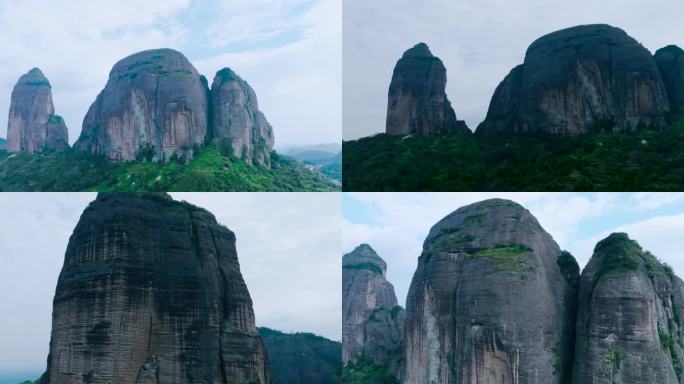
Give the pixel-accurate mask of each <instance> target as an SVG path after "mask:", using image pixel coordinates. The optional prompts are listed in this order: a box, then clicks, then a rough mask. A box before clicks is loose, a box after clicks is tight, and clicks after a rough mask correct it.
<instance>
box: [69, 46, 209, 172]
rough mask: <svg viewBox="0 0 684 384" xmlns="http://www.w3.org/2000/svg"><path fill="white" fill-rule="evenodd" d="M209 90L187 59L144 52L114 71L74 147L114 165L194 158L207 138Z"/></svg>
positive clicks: (170, 53) (158, 51) (165, 51)
mask: <svg viewBox="0 0 684 384" xmlns="http://www.w3.org/2000/svg"><path fill="white" fill-rule="evenodd" d="M207 102H208V100H207V85H206V82H204V83H203V82H202V81H201V80H200V75H199V73H197V70H196V69H195V68H194V67H193V66H192V64H191V63H190V62H189V61H188V59H187V58H185V56H183V55H182V54H181V53H180V52H177V51H174V50H171V49H154V50H149V51H143V52H139V53H136V54H133V55H131V56H128V57H126V58H124V59H123V60H121V61H119V62H118V63H116V65H114V68H113V69H112V71H111V72H110V74H109V80H108V81H107V85H106V86H105V88H104V90H102V92H100V94H99V95H98V96H97V99H96V100H95V102H94V103H93V104H92V105H91V106H90V109H89V110H88V113H87V115H86V117H85V119H84V120H83V130H82V132H81V136H80V137H79V139H78V141H77V142H76V144H75V147H77V148H79V149H81V150H86V151H90V152H94V153H101V154H103V155H105V156H106V157H107V158H108V159H111V160H123V161H130V160H136V159H147V160H154V161H165V160H169V159H170V158H171V157H172V156H174V155H175V156H179V157H182V156H186V157H192V154H193V146H195V145H202V144H204V139H205V136H206V134H207V121H208V115H207Z"/></svg>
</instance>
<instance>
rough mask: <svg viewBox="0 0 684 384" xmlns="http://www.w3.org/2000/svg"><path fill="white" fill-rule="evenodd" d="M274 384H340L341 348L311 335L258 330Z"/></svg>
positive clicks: (329, 341)
mask: <svg viewBox="0 0 684 384" xmlns="http://www.w3.org/2000/svg"><path fill="white" fill-rule="evenodd" d="M259 333H260V334H261V338H262V339H263V340H264V344H265V345H266V350H267V351H268V362H269V365H270V367H271V374H272V376H273V384H305V383H316V384H341V383H342V378H341V377H340V370H341V369H342V358H341V356H342V345H341V344H340V342H338V341H332V340H328V339H326V338H324V337H321V336H316V335H313V334H311V333H283V332H279V331H276V330H273V329H268V328H259Z"/></svg>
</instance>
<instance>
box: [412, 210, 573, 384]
mask: <svg viewBox="0 0 684 384" xmlns="http://www.w3.org/2000/svg"><path fill="white" fill-rule="evenodd" d="M577 279H578V267H577V263H576V262H575V260H574V258H573V257H572V256H571V255H570V254H568V253H567V252H561V250H560V249H559V247H558V245H557V244H556V242H555V241H554V240H553V239H552V238H551V236H550V235H549V234H548V233H546V232H545V231H544V229H543V228H542V227H541V226H540V225H539V223H538V222H537V220H536V219H535V218H534V217H533V216H532V215H531V214H530V212H528V211H527V210H526V209H524V208H523V207H521V206H519V205H518V204H516V203H514V202H511V201H508V200H499V199H493V200H486V201H482V202H479V203H475V204H472V205H469V206H465V207H462V208H460V209H458V210H456V211H455V212H453V213H451V214H449V215H448V216H446V217H445V218H444V219H442V220H441V221H439V222H438V223H437V224H435V225H434V226H433V227H432V229H431V230H430V233H429V235H428V237H427V238H426V240H425V243H424V245H423V253H422V254H421V256H420V258H419V259H418V268H417V270H416V273H415V274H414V276H413V280H412V282H411V287H410V290H409V294H408V297H407V301H406V333H405V339H404V343H405V353H404V361H405V363H404V364H405V369H404V373H403V375H402V382H403V383H406V384H409V383H411V384H413V383H438V384H456V383H458V384H460V383H473V384H475V383H477V384H494V383H521V384H522V383H564V382H565V381H564V380H567V379H568V377H569V374H570V372H571V370H572V351H573V333H574V331H573V322H574V318H575V314H576V298H577V296H576V295H577Z"/></svg>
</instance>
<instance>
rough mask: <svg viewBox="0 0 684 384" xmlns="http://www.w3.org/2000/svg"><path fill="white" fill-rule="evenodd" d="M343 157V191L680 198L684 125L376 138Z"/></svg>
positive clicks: (351, 145) (346, 148)
mask: <svg viewBox="0 0 684 384" xmlns="http://www.w3.org/2000/svg"><path fill="white" fill-rule="evenodd" d="M343 158H344V160H343V172H344V180H343V187H342V189H343V190H346V191H549V190H551V191H681V190H684V118H679V119H677V120H676V122H675V123H674V124H672V125H671V127H670V128H669V129H667V130H665V131H662V132H653V131H639V132H634V133H602V132H596V133H589V134H585V135H577V136H558V135H549V134H517V135H506V136H501V135H499V136H494V135H487V136H485V135H477V134H475V135H448V136H433V137H426V136H412V137H408V138H403V137H398V136H388V135H386V134H379V135H375V136H372V137H367V138H362V139H359V140H356V141H349V142H345V143H344V144H343Z"/></svg>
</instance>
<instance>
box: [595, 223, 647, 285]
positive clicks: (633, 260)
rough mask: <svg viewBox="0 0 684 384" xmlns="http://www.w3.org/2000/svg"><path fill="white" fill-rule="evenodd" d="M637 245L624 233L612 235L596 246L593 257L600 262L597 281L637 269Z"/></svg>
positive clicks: (639, 249)
mask: <svg viewBox="0 0 684 384" xmlns="http://www.w3.org/2000/svg"><path fill="white" fill-rule="evenodd" d="M641 253H642V250H641V247H640V246H639V244H638V243H637V242H636V241H634V240H631V239H630V238H629V236H627V234H626V233H613V234H611V235H610V236H608V237H607V238H605V239H603V240H601V241H599V242H598V244H596V248H595V249H594V257H598V258H599V261H600V263H601V264H600V269H599V274H598V275H599V279H601V278H605V277H610V276H616V275H618V274H620V273H622V272H626V271H636V270H638V269H639V262H638V260H637V257H638V255H639V254H641Z"/></svg>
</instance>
